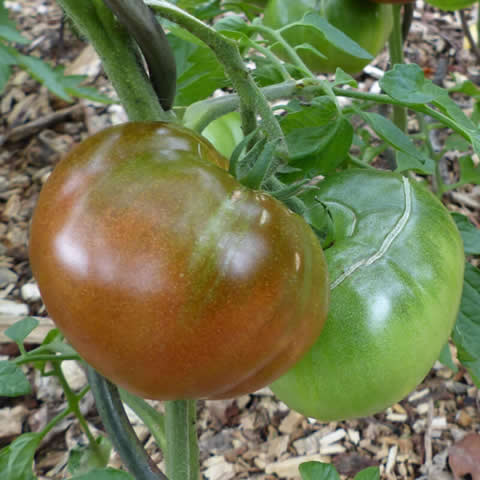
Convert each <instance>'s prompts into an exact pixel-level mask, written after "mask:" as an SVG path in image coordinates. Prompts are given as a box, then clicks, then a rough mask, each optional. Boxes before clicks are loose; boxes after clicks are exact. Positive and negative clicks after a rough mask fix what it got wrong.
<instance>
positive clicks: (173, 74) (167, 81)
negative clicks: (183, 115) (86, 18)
mask: <svg viewBox="0 0 480 480" xmlns="http://www.w3.org/2000/svg"><path fill="white" fill-rule="evenodd" d="M104 1H105V3H106V4H107V5H108V6H109V8H110V9H111V10H112V11H113V13H114V14H115V15H116V16H117V18H118V19H119V21H120V22H121V23H122V24H123V25H124V26H125V28H126V29H127V30H128V32H129V33H130V34H131V36H132V37H133V38H134V39H135V41H136V42H137V44H138V46H139V47H140V50H141V51H142V53H143V56H144V57H145V60H146V62H147V65H148V70H149V73H150V80H151V82H152V85H153V88H154V90H155V92H156V94H157V96H158V99H159V101H160V104H161V106H162V107H163V108H164V109H165V110H169V109H170V108H172V105H173V101H174V99H175V90H176V84H177V68H176V64H175V57H174V55H173V52H172V49H171V47H170V45H169V43H168V41H167V36H166V35H165V32H164V31H163V28H162V27H161V25H160V24H159V23H158V21H157V19H156V17H155V15H154V14H153V12H152V10H150V9H149V8H148V7H147V6H146V5H145V4H144V3H143V1H142V0H104Z"/></svg>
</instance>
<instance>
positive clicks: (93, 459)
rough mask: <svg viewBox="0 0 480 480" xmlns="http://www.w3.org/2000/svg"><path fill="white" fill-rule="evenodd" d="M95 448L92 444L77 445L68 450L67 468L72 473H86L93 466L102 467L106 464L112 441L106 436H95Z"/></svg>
mask: <svg viewBox="0 0 480 480" xmlns="http://www.w3.org/2000/svg"><path fill="white" fill-rule="evenodd" d="M95 442H96V444H97V448H95V449H94V448H93V447H92V445H90V444H88V445H77V446H75V447H74V448H72V449H71V450H70V453H69V455H68V462H67V468H68V471H69V472H70V473H71V474H72V475H74V474H81V473H87V472H89V471H90V470H92V469H93V468H103V467H106V466H107V464H108V460H109V459H110V453H111V451H112V443H111V442H110V440H109V439H108V438H107V437H103V436H100V437H97V438H96V439H95Z"/></svg>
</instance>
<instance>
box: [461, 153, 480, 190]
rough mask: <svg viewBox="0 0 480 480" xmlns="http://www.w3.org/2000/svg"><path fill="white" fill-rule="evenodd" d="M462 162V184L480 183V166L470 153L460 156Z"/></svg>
mask: <svg viewBox="0 0 480 480" xmlns="http://www.w3.org/2000/svg"><path fill="white" fill-rule="evenodd" d="M458 163H459V164H460V182H459V183H460V184H461V185H464V184H466V183H475V184H476V185H479V184H480V166H478V165H475V163H474V162H473V159H472V157H471V156H470V155H466V156H464V157H460V158H459V159H458Z"/></svg>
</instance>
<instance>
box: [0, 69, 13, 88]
mask: <svg viewBox="0 0 480 480" xmlns="http://www.w3.org/2000/svg"><path fill="white" fill-rule="evenodd" d="M11 73H12V71H11V69H10V66H9V65H6V64H5V63H0V95H1V94H2V93H3V91H4V89H5V86H6V85H7V82H8V79H9V78H10V74H11Z"/></svg>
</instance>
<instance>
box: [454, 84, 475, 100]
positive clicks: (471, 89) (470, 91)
mask: <svg viewBox="0 0 480 480" xmlns="http://www.w3.org/2000/svg"><path fill="white" fill-rule="evenodd" d="M448 91H449V92H456V93H463V94H464V95H468V96H469V97H472V98H475V99H477V100H478V99H480V88H478V87H477V85H475V84H474V83H473V82H472V81H470V80H466V81H465V82H462V83H461V84H459V85H455V86H454V87H451V88H449V89H448Z"/></svg>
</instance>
